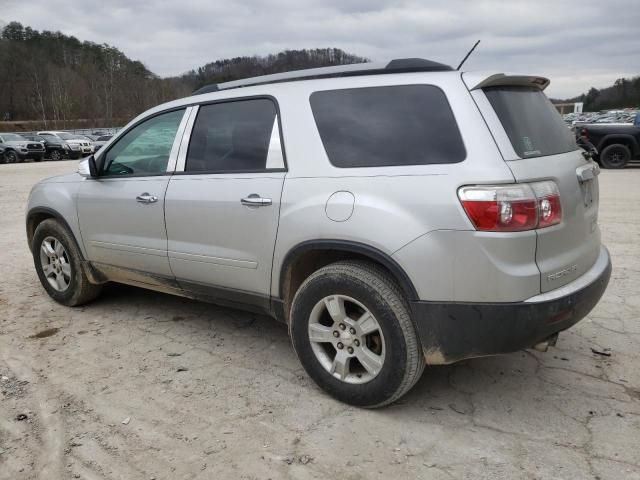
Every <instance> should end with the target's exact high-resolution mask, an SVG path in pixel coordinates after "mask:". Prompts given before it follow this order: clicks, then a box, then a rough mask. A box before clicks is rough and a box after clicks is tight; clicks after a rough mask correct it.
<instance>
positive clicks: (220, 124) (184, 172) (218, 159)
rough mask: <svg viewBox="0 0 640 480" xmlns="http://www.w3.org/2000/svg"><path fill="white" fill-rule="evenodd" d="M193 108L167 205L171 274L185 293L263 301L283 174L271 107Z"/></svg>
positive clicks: (263, 103)
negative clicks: (188, 130)
mask: <svg viewBox="0 0 640 480" xmlns="http://www.w3.org/2000/svg"><path fill="white" fill-rule="evenodd" d="M195 108H198V112H197V116H196V117H195V123H194V124H193V127H192V131H191V134H190V137H187V135H188V133H187V135H185V140H184V141H187V140H188V141H189V147H188V150H187V149H186V148H185V149H183V148H181V149H180V156H179V158H178V167H177V169H176V174H175V175H174V176H173V177H172V178H171V181H170V182H169V187H168V189H167V194H166V200H165V202H166V203H165V205H166V206H165V209H166V210H165V217H166V224H167V236H168V254H169V262H170V265H171V270H172V271H173V273H174V274H175V276H176V279H177V281H178V282H179V283H180V285H181V286H182V287H183V288H184V289H186V290H191V291H194V292H196V293H203V294H206V295H209V296H213V297H218V296H219V297H220V298H225V297H226V299H231V300H233V299H234V298H235V299H237V301H241V302H242V303H259V304H262V302H268V298H269V292H270V286H271V265H272V261H273V249H274V245H275V240H276V233H277V229H278V218H279V213H280V196H281V193H282V185H283V182H284V176H285V171H286V170H285V164H284V156H283V150H282V144H281V140H280V128H279V121H278V115H277V109H276V104H275V103H274V101H273V100H272V99H270V98H251V99H246V100H235V101H225V102H219V103H213V104H209V105H200V106H199V107H195ZM187 128H188V129H189V127H187ZM185 151H186V152H187V153H186V155H183V153H184V152H185ZM247 294H248V295H247Z"/></svg>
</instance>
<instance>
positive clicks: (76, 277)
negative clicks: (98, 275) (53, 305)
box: [31, 219, 102, 307]
mask: <svg viewBox="0 0 640 480" xmlns="http://www.w3.org/2000/svg"><path fill="white" fill-rule="evenodd" d="M31 250H32V252H33V261H34V264H35V267H36V272H37V273H38V277H39V278H40V283H42V286H43V287H44V289H45V290H46V291H47V293H48V294H49V296H50V297H51V298H53V299H54V300H55V301H56V302H58V303H61V304H63V305H67V306H70V307H74V306H77V305H82V304H84V303H87V302H90V301H91V300H93V299H94V298H96V297H97V296H98V295H99V294H100V291H101V289H102V287H101V286H100V285H95V284H92V283H91V282H89V279H88V278H87V275H86V274H85V272H84V270H83V268H82V256H81V255H80V251H79V250H78V247H77V246H76V244H75V241H74V240H73V238H72V237H71V234H70V233H69V232H68V231H67V229H66V228H65V227H63V226H62V225H61V224H60V223H59V222H57V221H56V220H54V219H47V220H44V221H43V222H42V223H40V224H39V225H38V227H37V228H36V231H35V233H34V235H33V242H32V244H31Z"/></svg>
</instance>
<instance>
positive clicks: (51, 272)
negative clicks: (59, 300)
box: [40, 237, 71, 292]
mask: <svg viewBox="0 0 640 480" xmlns="http://www.w3.org/2000/svg"><path fill="white" fill-rule="evenodd" d="M40 265H41V267H42V272H43V273H44V276H45V278H46V279H47V281H48V282H49V285H51V287H52V288H54V289H55V290H57V291H58V292H64V291H65V290H66V289H67V288H69V283H70V282H71V263H70V262H69V254H68V253H67V251H66V250H65V248H64V246H63V245H62V243H60V241H59V240H58V239H56V238H54V237H46V238H45V239H44V240H42V244H41V245H40Z"/></svg>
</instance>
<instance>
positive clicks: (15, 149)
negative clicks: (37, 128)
mask: <svg viewBox="0 0 640 480" xmlns="http://www.w3.org/2000/svg"><path fill="white" fill-rule="evenodd" d="M0 143H3V144H4V145H5V151H4V158H5V161H6V162H7V163H17V162H22V161H24V160H27V159H33V160H34V161H36V162H39V161H40V160H42V157H43V156H44V145H42V144H41V143H40V142H30V141H29V140H27V139H26V138H24V137H23V136H21V135H18V134H15V133H0Z"/></svg>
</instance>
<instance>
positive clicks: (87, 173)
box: [78, 155, 98, 178]
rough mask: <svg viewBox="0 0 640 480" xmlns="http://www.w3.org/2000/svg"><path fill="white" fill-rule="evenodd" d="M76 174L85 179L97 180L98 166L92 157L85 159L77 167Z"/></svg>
mask: <svg viewBox="0 0 640 480" xmlns="http://www.w3.org/2000/svg"><path fill="white" fill-rule="evenodd" d="M78 173H79V174H80V175H82V176H83V177H85V178H98V165H97V164H96V159H95V157H94V156H93V155H90V156H89V157H87V158H85V159H84V160H82V161H81V162H80V164H79V165H78Z"/></svg>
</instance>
